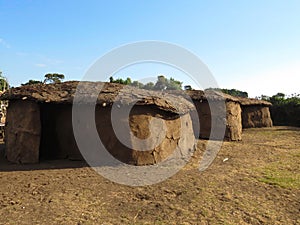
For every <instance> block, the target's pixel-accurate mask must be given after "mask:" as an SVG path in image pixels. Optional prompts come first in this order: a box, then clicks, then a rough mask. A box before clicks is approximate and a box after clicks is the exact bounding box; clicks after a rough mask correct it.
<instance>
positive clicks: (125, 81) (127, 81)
mask: <svg viewBox="0 0 300 225" xmlns="http://www.w3.org/2000/svg"><path fill="white" fill-rule="evenodd" d="M109 82H110V83H118V84H125V85H129V84H131V79H130V77H127V78H126V80H123V79H122V78H118V79H116V80H115V79H114V78H113V77H110V78H109Z"/></svg>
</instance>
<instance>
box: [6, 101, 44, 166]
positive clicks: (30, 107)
mask: <svg viewBox="0 0 300 225" xmlns="http://www.w3.org/2000/svg"><path fill="white" fill-rule="evenodd" d="M6 119H7V123H6V128H5V133H6V137H5V145H6V148H5V153H6V157H7V159H8V161H10V162H13V163H37V162H38V161H39V148H40V138H41V122H40V107H39V105H38V104H37V103H35V102H32V101H23V100H17V101H10V103H9V107H8V109H7V118H6Z"/></svg>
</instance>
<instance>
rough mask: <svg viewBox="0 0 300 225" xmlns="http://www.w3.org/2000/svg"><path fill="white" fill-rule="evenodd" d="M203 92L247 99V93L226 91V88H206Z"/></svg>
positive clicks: (233, 90) (235, 90)
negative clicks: (216, 92)
mask: <svg viewBox="0 0 300 225" xmlns="http://www.w3.org/2000/svg"><path fill="white" fill-rule="evenodd" d="M205 90H215V91H220V92H223V93H225V94H228V95H232V96H235V97H243V98H248V93H247V92H246V91H240V90H237V89H226V88H207V89H205Z"/></svg>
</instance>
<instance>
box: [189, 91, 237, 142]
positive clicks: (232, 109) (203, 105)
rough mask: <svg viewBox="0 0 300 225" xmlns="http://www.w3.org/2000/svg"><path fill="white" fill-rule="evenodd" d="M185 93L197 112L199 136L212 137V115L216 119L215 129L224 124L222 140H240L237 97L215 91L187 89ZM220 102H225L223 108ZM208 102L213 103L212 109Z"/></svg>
mask: <svg viewBox="0 0 300 225" xmlns="http://www.w3.org/2000/svg"><path fill="white" fill-rule="evenodd" d="M187 94H188V95H189V96H190V97H191V99H192V100H193V103H194V105H195V107H196V109H197V112H198V118H199V123H200V133H199V132H198V133H199V138H204V139H209V138H213V137H211V133H212V130H211V128H212V116H214V117H216V119H217V120H218V122H217V126H216V127H215V129H218V127H221V126H224V125H225V136H224V140H227V141H239V140H242V118H241V107H240V104H239V101H238V99H237V98H235V97H233V96H231V95H227V94H223V93H219V92H215V91H205V92H204V91H201V90H191V91H187ZM222 103H223V105H224V104H225V109H222ZM210 104H213V105H215V107H214V111H213V110H211V107H210ZM218 108H219V109H218ZM222 111H224V115H221V114H222ZM195 133H196V131H195Z"/></svg>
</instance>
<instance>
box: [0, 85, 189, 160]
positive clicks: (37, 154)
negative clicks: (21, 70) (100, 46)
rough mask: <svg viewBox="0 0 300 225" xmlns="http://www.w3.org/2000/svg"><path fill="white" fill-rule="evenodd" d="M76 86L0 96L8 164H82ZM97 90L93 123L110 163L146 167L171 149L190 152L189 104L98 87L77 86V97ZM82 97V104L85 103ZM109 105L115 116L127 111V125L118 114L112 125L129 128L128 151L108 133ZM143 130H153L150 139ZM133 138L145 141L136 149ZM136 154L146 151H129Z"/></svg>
mask: <svg viewBox="0 0 300 225" xmlns="http://www.w3.org/2000/svg"><path fill="white" fill-rule="evenodd" d="M77 85H78V82H75V81H72V82H71V81H70V82H64V83H58V84H48V85H45V84H37V85H26V86H22V87H17V88H13V89H11V90H9V91H8V92H5V93H4V94H3V95H1V97H0V98H1V99H5V100H9V107H8V110H7V121H6V138H5V144H6V149H5V153H6V157H7V159H8V160H9V161H11V162H14V163H37V162H39V160H40V159H41V158H45V159H52V158H54V159H58V158H71V159H80V158H82V155H81V152H80V151H79V149H78V147H77V143H76V140H75V138H74V132H73V127H72V104H73V100H74V96H75V93H76V88H77ZM99 85H100V86H103V87H102V89H101V92H100V94H99V95H98V96H96V106H95V105H93V107H94V108H93V109H94V111H95V114H94V115H95V119H94V121H95V124H96V128H97V132H98V134H99V137H100V139H101V142H102V143H103V145H104V146H105V147H106V149H107V150H108V151H109V152H110V153H111V155H113V156H114V157H115V158H116V159H118V160H120V161H122V162H125V163H128V164H133V165H148V164H155V163H158V162H160V161H162V160H164V159H165V158H167V157H168V156H169V155H170V154H171V153H172V152H173V151H174V149H175V148H179V149H180V151H182V154H184V152H185V151H191V150H193V149H192V148H194V144H192V143H194V139H193V138H194V134H193V128H192V121H191V118H190V114H189V111H190V110H191V109H192V108H193V105H192V104H191V103H190V102H188V101H186V100H185V99H184V98H182V97H180V96H172V95H166V94H165V93H161V92H153V91H147V90H142V89H136V88H133V87H128V86H126V88H124V89H123V87H124V86H123V85H120V84H112V83H102V82H81V86H82V88H81V90H80V92H81V93H83V95H84V94H85V93H90V92H91V91H92V92H93V93H97V94H98V93H99V92H97V91H98V90H99ZM86 95H87V96H85V97H83V99H88V98H89V96H88V94H86ZM94 103H95V102H94ZM78 104H81V105H80V107H82V109H83V110H85V108H87V107H89V106H88V104H89V103H88V102H85V101H84V100H82V102H79V103H78ZM115 104H116V105H115ZM113 105H115V106H116V108H115V109H116V110H118V109H122V108H125V107H132V106H133V108H132V109H131V110H130V114H129V115H130V116H129V122H128V116H127V118H123V117H122V115H123V114H122V113H120V114H119V116H120V118H118V119H117V120H118V121H114V122H116V123H117V124H119V126H120V127H122V126H123V127H126V124H127V126H128V123H129V126H130V130H131V133H132V134H133V136H134V137H135V138H133V136H132V135H131V136H130V135H129V133H130V132H129V131H127V133H123V134H124V135H125V136H126V135H127V136H126V137H127V140H128V141H129V142H130V143H131V146H133V148H129V147H128V146H125V145H123V144H122V143H121V142H120V141H119V139H118V137H117V136H116V134H115V132H114V129H113V124H112V121H111V111H112V107H113ZM125 111H126V110H125ZM117 114H118V113H117ZM125 116H126V115H125ZM158 120H159V121H160V122H161V121H163V124H164V125H163V126H162V125H161V123H159V121H158ZM157 121H158V122H157ZM149 124H154V126H153V127H152V128H153V129H152V130H154V132H152V133H151V131H150V130H149V129H150V128H149ZM155 124H158V125H157V126H155ZM150 127H151V126H150ZM85 135H86V134H85ZM136 137H137V138H139V139H142V140H143V139H146V138H148V137H149V138H148V139H146V141H145V142H141V143H142V145H144V146H138V145H139V144H140V142H138V141H136ZM156 143H158V145H155V144H156ZM191 146H192V147H191ZM141 148H143V149H145V148H146V149H148V150H147V151H136V150H134V149H141Z"/></svg>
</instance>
